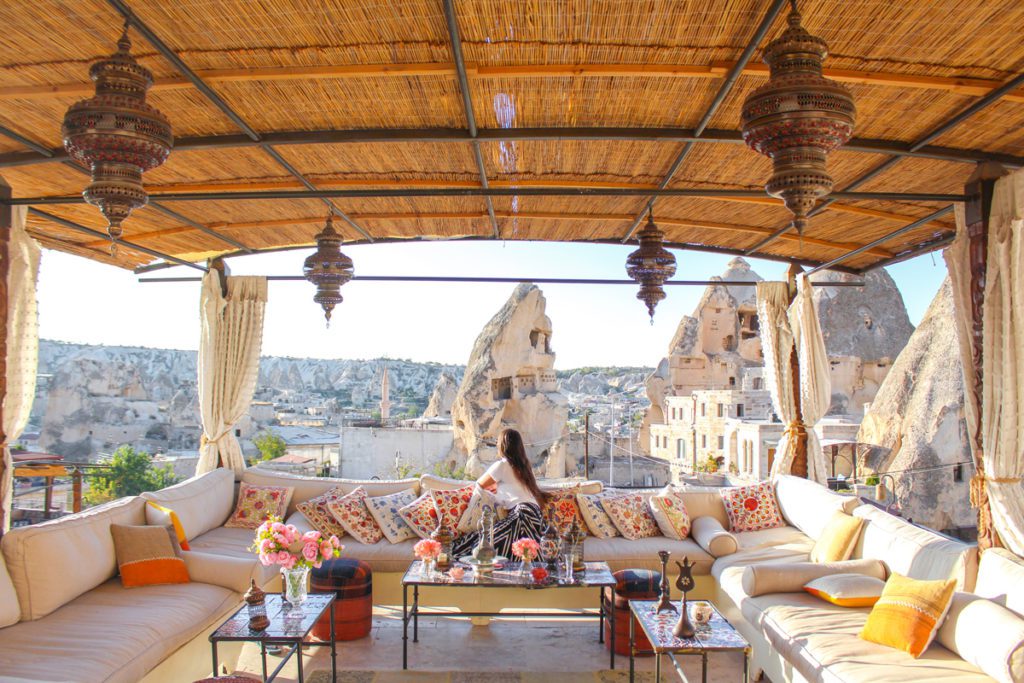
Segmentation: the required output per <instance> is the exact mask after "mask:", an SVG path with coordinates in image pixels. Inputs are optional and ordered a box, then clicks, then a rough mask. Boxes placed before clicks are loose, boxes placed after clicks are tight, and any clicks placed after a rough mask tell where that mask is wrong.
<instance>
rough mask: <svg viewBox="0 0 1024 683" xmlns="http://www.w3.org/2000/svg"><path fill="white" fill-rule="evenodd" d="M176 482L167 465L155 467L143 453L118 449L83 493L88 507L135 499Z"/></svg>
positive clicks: (127, 447) (149, 457)
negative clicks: (141, 494) (110, 501)
mask: <svg viewBox="0 0 1024 683" xmlns="http://www.w3.org/2000/svg"><path fill="white" fill-rule="evenodd" d="M177 481H178V477H177V476H175V474H174V471H173V470H172V469H171V466H170V465H164V466H163V467H158V466H156V465H154V464H153V459H152V457H151V456H150V455H149V453H146V452H145V451H137V450H135V449H134V448H132V447H131V446H127V445H126V446H121V447H120V448H118V449H117V450H116V451H114V456H113V457H112V458H111V460H110V463H109V464H108V466H107V468H106V469H104V470H101V471H100V472H99V473H98V474H96V475H95V476H94V477H93V479H92V481H91V482H90V483H89V491H88V492H87V493H86V494H85V502H86V504H88V505H99V504H100V503H105V502H106V501H108V500H114V499H115V498H123V497H124V496H136V495H138V494H140V493H142V492H143V491H156V490H158V489H162V488H165V487H167V486H170V485H171V484H174V483H176V482H177Z"/></svg>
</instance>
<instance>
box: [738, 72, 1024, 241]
mask: <svg viewBox="0 0 1024 683" xmlns="http://www.w3.org/2000/svg"><path fill="white" fill-rule="evenodd" d="M1022 84H1024V73H1022V74H1018V75H1017V76H1016V77H1014V78H1012V79H1010V80H1009V81H1007V82H1006V83H1004V84H1003V85H1002V86H1001V87H999V88H996V89H995V90H993V91H992V92H990V93H989V94H987V95H985V96H984V97H982V98H981V99H979V100H978V101H977V102H975V103H973V104H971V105H970V106H968V107H966V108H965V109H963V110H961V111H960V112H959V113H958V114H955V115H954V116H952V117H950V118H949V119H947V120H946V121H944V122H943V123H940V124H939V125H938V126H936V127H935V128H933V129H932V130H930V131H929V132H927V133H925V134H924V135H923V136H922V137H920V138H918V139H917V140H916V141H915V142H914V143H913V144H911V145H910V147H909V148H908V151H910V152H916V151H918V150H920V149H923V148H924V147H926V146H927V145H928V143H930V142H934V141H935V140H937V139H938V138H940V137H942V136H943V135H945V134H946V133H948V132H949V131H950V130H952V129H953V128H955V127H956V126H958V125H959V124H961V123H963V122H964V121H965V120H967V119H968V118H970V117H971V116H974V115H975V114H977V113H978V112H979V111H981V110H982V109H985V108H986V107H989V106H991V105H992V104H994V103H995V102H997V101H998V100H999V98H1001V97H1003V96H1004V95H1006V94H1007V93H1010V92H1012V91H1014V90H1016V89H1017V88H1019V87H1020V86H1021V85H1022ZM902 158H903V156H892V157H890V158H889V159H886V160H885V161H883V162H882V163H880V164H878V165H877V166H875V167H874V168H873V169H871V170H869V171H868V172H866V173H864V174H863V175H861V176H859V177H857V178H856V179H854V180H853V181H852V182H850V183H848V184H847V185H846V186H845V187H844V188H843V191H849V190H855V189H857V188H858V187H860V186H861V185H863V184H864V183H866V182H867V181H869V180H871V179H873V178H876V177H878V176H879V175H881V174H882V173H884V172H885V171H887V170H889V169H890V168H892V167H893V166H895V165H896V164H897V163H898V162H899V161H900V160H901V159H902ZM836 194H837V193H834V192H833V193H832V194H830V195H829V197H828V198H826V199H825V200H824V201H823V202H821V203H820V204H818V205H817V206H816V207H814V209H812V210H811V212H810V213H809V214H808V215H809V216H816V215H817V214H819V213H821V212H822V211H824V210H825V209H827V208H828V207H829V206H831V205H832V203H833V202H835V198H834V197H835V195H836ZM792 227H793V224H792V223H790V224H787V225H785V226H783V227H781V228H779V229H778V230H777V231H776V232H775V233H774V234H772V235H770V236H769V237H767V238H765V239H763V240H761V241H760V242H758V243H757V244H755V245H754V246H753V247H751V250H752V251H753V250H761V249H764V248H765V247H767V246H768V245H769V244H771V243H772V242H774V241H775V240H776V239H778V238H779V237H780V236H781V235H784V234H785V233H787V232H789V230H790V229H791V228H792Z"/></svg>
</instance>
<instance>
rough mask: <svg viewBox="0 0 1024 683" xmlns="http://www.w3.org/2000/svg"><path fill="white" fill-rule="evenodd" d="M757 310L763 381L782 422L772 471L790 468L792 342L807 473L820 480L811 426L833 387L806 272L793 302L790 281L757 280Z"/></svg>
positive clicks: (820, 458)
mask: <svg viewBox="0 0 1024 683" xmlns="http://www.w3.org/2000/svg"><path fill="white" fill-rule="evenodd" d="M757 315H758V322H759V325H760V328H761V349H762V351H763V353H764V369H765V384H766V385H767V387H768V391H769V392H770V394H771V397H772V405H773V406H774V408H775V413H776V414H777V415H778V416H779V419H781V420H782V422H783V424H785V425H786V429H785V431H784V432H783V434H782V439H781V440H780V441H779V443H778V446H777V447H776V451H775V462H774V464H773V465H772V472H771V473H772V476H773V477H775V476H778V475H779V474H789V473H790V472H791V471H792V469H793V456H794V450H795V446H796V436H797V427H796V425H797V421H798V417H799V415H798V413H797V407H796V404H795V402H794V401H793V382H794V377H793V372H792V367H791V366H790V362H789V359H790V354H791V353H792V351H793V348H794V346H795V348H796V351H797V359H798V360H799V363H800V387H799V389H800V401H801V405H802V411H801V414H802V415H803V421H804V426H805V429H806V431H807V478H808V479H812V480H814V481H817V482H820V483H822V484H824V483H825V479H826V477H827V471H826V467H825V454H824V453H823V452H822V450H821V444H820V443H819V441H818V437H817V435H816V434H815V433H814V425H815V424H816V423H817V422H818V420H820V419H821V417H822V416H823V415H824V414H825V413H826V412H827V411H828V407H829V404H830V402H831V394H832V388H831V382H830V377H829V363H828V355H827V353H826V351H825V340H824V338H823V337H822V334H821V327H820V325H819V323H818V315H817V312H816V311H815V308H814V297H813V292H812V291H811V286H810V282H809V281H808V280H807V278H806V276H805V277H803V278H801V280H800V282H799V283H798V292H797V296H796V299H794V301H793V303H792V305H790V303H789V285H788V284H786V283H785V282H759V283H758V284H757Z"/></svg>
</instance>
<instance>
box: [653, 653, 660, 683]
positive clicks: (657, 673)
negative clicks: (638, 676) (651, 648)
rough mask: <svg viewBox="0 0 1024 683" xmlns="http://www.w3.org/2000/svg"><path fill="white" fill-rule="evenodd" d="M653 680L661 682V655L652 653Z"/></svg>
mask: <svg viewBox="0 0 1024 683" xmlns="http://www.w3.org/2000/svg"><path fill="white" fill-rule="evenodd" d="M654 681H655V683H661V655H660V654H658V653H657V652H655V653H654Z"/></svg>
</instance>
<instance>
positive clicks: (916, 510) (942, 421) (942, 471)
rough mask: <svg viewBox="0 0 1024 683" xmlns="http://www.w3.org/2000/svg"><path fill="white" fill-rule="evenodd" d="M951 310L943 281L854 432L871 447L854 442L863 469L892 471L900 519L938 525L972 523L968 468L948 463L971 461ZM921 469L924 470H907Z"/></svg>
mask: <svg viewBox="0 0 1024 683" xmlns="http://www.w3.org/2000/svg"><path fill="white" fill-rule="evenodd" d="M953 315H954V314H953V297H952V289H951V288H950V284H949V280H948V279H947V280H946V282H945V283H943V285H942V288H941V289H940V290H939V293H938V294H937V295H936V296H935V299H934V300H933V301H932V303H931V306H930V307H929V308H928V312H927V313H926V314H925V316H924V319H923V320H922V321H921V324H920V325H919V326H918V328H917V330H915V331H914V334H913V335H912V336H911V337H910V341H909V342H908V343H907V346H906V348H904V349H903V352H902V353H900V355H899V356H898V357H897V358H896V362H895V363H893V366H892V369H891V370H890V372H889V374H888V376H887V377H886V378H885V381H884V382H882V386H881V388H879V390H878V394H877V395H876V396H875V399H874V401H873V402H872V403H871V408H870V409H869V410H868V412H867V414H866V415H865V416H864V421H863V422H862V423H861V427H860V432H859V433H858V435H857V440H858V441H859V442H861V443H865V444H873V447H872V448H870V450H869V451H868V452H867V453H863V450H864V447H863V446H862V447H861V449H862V458H863V465H862V466H861V469H862V471H863V470H866V471H867V473H870V472H888V471H892V472H894V474H893V477H894V478H895V480H896V499H897V500H898V502H899V507H900V509H901V510H902V514H903V516H904V517H907V518H910V519H913V520H914V521H915V522H918V523H920V524H924V525H926V526H929V527H932V528H934V529H940V530H942V529H954V528H957V527H968V526H972V525H974V524H975V523H976V519H975V513H974V511H973V510H972V509H971V507H970V502H969V490H968V487H969V483H968V482H969V481H970V478H971V475H972V474H973V469H972V468H971V467H970V466H969V465H964V466H963V468H962V470H960V472H959V475H957V472H956V470H955V468H954V465H955V464H956V463H963V462H970V459H971V454H970V449H969V447H968V445H967V425H966V423H965V422H964V416H963V401H964V388H963V378H962V375H961V366H960V356H959V349H958V347H957V335H956V325H955V323H954V318H953ZM921 469H926V470H927V471H916V472H915V471H909V470H921ZM861 476H865V475H864V474H862V475H861ZM958 479H959V481H958Z"/></svg>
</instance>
